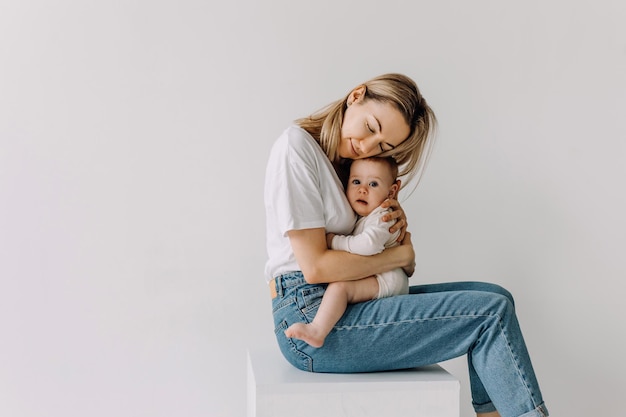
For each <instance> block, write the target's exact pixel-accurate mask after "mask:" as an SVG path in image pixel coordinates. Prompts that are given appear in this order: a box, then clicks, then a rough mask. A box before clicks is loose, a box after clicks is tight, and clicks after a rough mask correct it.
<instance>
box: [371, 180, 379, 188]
mask: <svg viewBox="0 0 626 417" xmlns="http://www.w3.org/2000/svg"><path fill="white" fill-rule="evenodd" d="M370 187H372V188H376V187H378V182H376V181H372V182H370Z"/></svg>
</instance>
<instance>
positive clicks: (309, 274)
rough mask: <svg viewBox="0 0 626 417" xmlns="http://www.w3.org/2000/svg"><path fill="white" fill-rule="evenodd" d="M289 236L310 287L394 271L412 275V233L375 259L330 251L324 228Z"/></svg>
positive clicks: (292, 232) (413, 255)
mask: <svg viewBox="0 0 626 417" xmlns="http://www.w3.org/2000/svg"><path fill="white" fill-rule="evenodd" d="M288 235H289V241H290V243H291V247H292V248H293V252H294V255H295V257H296V260H297V261H298V265H300V268H301V269H302V273H303V274H304V278H305V279H306V281H307V282H308V283H310V284H320V283H326V282H333V281H352V280H356V279H361V278H366V277H369V276H372V275H374V274H378V273H381V272H385V271H390V270H392V269H394V268H403V269H404V270H405V271H410V272H411V274H412V270H413V269H414V267H415V253H414V252H413V244H412V243H411V239H410V234H409V233H406V236H405V238H404V240H403V241H402V244H401V245H399V246H396V247H394V248H389V249H386V250H384V251H383V252H381V253H379V254H377V255H372V256H361V255H355V254H352V253H348V252H344V251H337V250H332V249H328V247H327V243H326V232H325V230H324V229H323V228H316V229H303V230H291V231H289V232H288Z"/></svg>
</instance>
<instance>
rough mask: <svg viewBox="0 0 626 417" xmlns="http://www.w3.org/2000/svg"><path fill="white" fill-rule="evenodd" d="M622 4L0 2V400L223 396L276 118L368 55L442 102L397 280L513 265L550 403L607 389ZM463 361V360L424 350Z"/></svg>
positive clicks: (143, 407)
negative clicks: (405, 266)
mask: <svg viewBox="0 0 626 417" xmlns="http://www.w3.org/2000/svg"><path fill="white" fill-rule="evenodd" d="M624 22H626V6H624V3H623V2H622V1H621V0H614V1H611V0H600V1H598V0H596V1H574V2H572V1H538V0H532V1H524V2H521V1H520V2H503V1H472V2H469V1H432V2H431V1H400V0H387V1H384V2H383V1H380V2H375V1H362V0H359V1H357V0H354V1H334V0H318V1H315V2H294V1H288V0H283V1H278V0H274V1H262V2H257V1H232V2H225V1H213V2H207V1H200V0H197V1H194V0H178V1H171V0H156V1H154V0H153V1H147V0H124V1H116V0H113V1H79V0H75V1H71V0H59V1H54V2H50V1H43V0H40V1H28V0H25V1H6V0H5V1H2V2H0V416H3V417H4V416H7V417H35V416H48V417H57V416H58V417H73V416H81V417H83V416H89V417H96V416H107V417H109V416H117V417H127V416H128V417H130V416H133V417H134V416H150V417H158V416H185V417H187V416H188V417H194V416H241V415H243V414H244V412H245V350H246V348H247V347H249V346H255V345H267V344H272V343H274V341H273V326H272V324H271V315H270V304H269V303H270V300H269V296H268V294H267V289H266V287H265V285H264V280H263V265H264V262H265V258H266V254H265V247H264V245H265V242H264V234H265V230H264V208H263V201H262V192H263V191H262V189H263V178H264V169H265V162H266V159H267V155H268V152H269V148H270V146H271V144H272V143H273V141H274V140H275V139H276V137H278V135H279V134H280V133H281V132H282V130H283V129H284V128H285V127H286V126H287V125H289V124H290V123H291V121H292V120H293V119H295V118H297V117H300V116H304V115H307V114H309V113H310V112H312V111H313V110H316V109H317V108H319V107H321V106H322V105H325V104H326V103H328V102H329V101H331V100H334V99H337V98H340V97H342V96H343V95H344V94H346V93H347V92H348V91H349V90H350V89H351V88H352V87H355V86H356V85H357V84H358V83H360V82H362V81H365V80H367V79H369V78H371V77H373V76H376V75H379V74H381V73H384V72H403V73H405V74H407V75H410V76H411V77H412V78H414V79H415V80H416V81H417V83H418V84H419V86H420V88H421V89H422V92H423V94H424V95H425V96H426V98H427V100H428V101H429V102H430V103H431V105H432V107H433V108H434V110H435V112H436V114H437V116H438V118H439V122H440V129H439V135H438V142H437V145H436V147H435V150H434V153H433V156H432V159H431V161H430V164H429V167H428V169H427V172H426V174H425V176H424V177H423V180H422V182H421V184H420V185H419V187H418V188H417V190H416V191H415V192H414V193H413V194H412V195H410V196H408V193H407V194H405V198H406V200H405V201H404V203H403V207H404V209H405V210H406V211H407V213H408V216H409V224H410V230H411V231H412V232H413V236H414V244H415V247H416V251H417V256H418V268H417V272H416V275H415V277H414V278H413V279H412V282H414V283H417V282H440V281H447V280H487V281H492V282H495V283H498V284H501V285H504V286H505V287H507V288H508V289H510V290H511V291H512V292H513V294H514V295H515V297H516V302H517V311H518V314H519V318H520V322H521V325H522V328H523V330H524V332H525V336H526V340H527V344H528V346H529V349H530V352H531V355H532V358H533V361H534V364H535V368H536V372H537V374H538V376H539V379H540V383H541V386H542V389H543V393H544V397H545V399H546V402H547V405H548V407H549V408H550V410H551V412H552V415H554V416H587V415H594V416H601V415H602V416H621V415H622V413H623V408H624V399H623V395H624V391H625V389H626V369H625V365H624V352H625V351H626V346H625V345H626V343H625V340H624V339H625V337H624V336H625V331H624V328H625V327H624V316H625V308H624V304H625V301H624V290H623V288H624V285H623V282H624V280H625V279H626V266H625V262H624V252H625V249H626V220H625V215H624V213H626V195H625V192H624V189H625V186H624V182H625V181H624V180H625V179H626V164H624V158H625V156H626V144H625V142H626V127H625V126H626V122H625V117H624V116H625V111H626V25H624ZM443 365H444V366H445V367H446V368H447V369H449V370H450V371H451V372H453V373H454V374H455V375H457V376H458V377H459V378H460V379H461V381H462V383H463V386H462V387H463V388H462V390H463V394H462V411H463V416H469V415H471V406H470V398H469V387H468V383H467V377H466V368H465V367H466V365H465V359H464V358H459V359H455V360H452V361H449V362H446V363H444V364H443Z"/></svg>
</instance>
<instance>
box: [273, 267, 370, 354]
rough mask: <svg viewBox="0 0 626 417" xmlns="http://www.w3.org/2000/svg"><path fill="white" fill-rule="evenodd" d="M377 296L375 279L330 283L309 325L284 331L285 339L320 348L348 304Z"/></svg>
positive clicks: (303, 324) (299, 324)
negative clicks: (296, 340)
mask: <svg viewBox="0 0 626 417" xmlns="http://www.w3.org/2000/svg"><path fill="white" fill-rule="evenodd" d="M377 295H378V281H377V280H376V277H369V278H363V279H360V280H357V281H341V282H331V283H330V284H328V287H327V288H326V292H324V297H322V303H321V304H320V307H319V309H318V310H317V314H316V315H315V318H314V319H313V321H312V322H311V323H308V324H307V323H295V324H292V325H291V326H289V328H288V329H287V330H285V335H286V336H287V337H292V338H294V339H300V340H304V341H305V342H307V343H308V344H309V345H311V346H313V347H322V346H323V345H324V340H325V339H326V336H328V333H330V331H331V330H332V328H333V326H334V325H335V324H336V323H337V321H339V319H340V318H341V316H342V315H343V313H344V312H345V311H346V307H347V305H348V304H354V303H360V302H363V301H369V300H372V299H374V298H376V296H377Z"/></svg>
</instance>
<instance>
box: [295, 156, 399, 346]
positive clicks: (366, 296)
mask: <svg viewBox="0 0 626 417" xmlns="http://www.w3.org/2000/svg"><path fill="white" fill-rule="evenodd" d="M397 176H398V166H397V164H396V162H395V161H394V160H393V159H392V158H382V157H372V158H366V159H357V160H355V161H353V162H352V165H351V167H350V177H349V179H348V185H347V187H346V197H347V198H348V201H349V202H350V205H351V206H352V208H353V209H354V211H355V212H356V213H357V214H358V215H359V216H360V218H359V220H358V221H357V222H356V225H355V226H354V230H353V231H352V235H350V236H340V235H334V234H333V233H328V234H327V235H326V240H327V242H328V246H329V247H330V248H331V249H336V250H344V251H347V252H351V253H356V254H359V255H374V254H376V253H379V252H382V251H383V250H384V249H385V248H389V247H392V246H395V245H397V244H398V242H397V241H396V239H397V238H398V235H399V233H400V231H397V232H396V233H394V234H391V233H389V228H390V227H391V226H392V225H393V222H383V221H382V216H383V215H384V214H385V213H387V212H388V210H389V209H383V208H381V207H380V205H381V204H382V202H383V201H385V200H386V199H387V198H392V197H393V198H395V197H396V194H397V192H398V190H399V188H400V182H399V181H398V180H397ZM408 292H409V283H408V278H407V276H406V274H405V273H404V271H403V270H402V269H401V268H397V269H394V270H391V271H388V272H384V273H382V274H377V275H376V276H373V277H368V278H363V279H360V280H356V281H338V282H331V283H330V284H328V287H327V288H326V291H325V293H324V296H323V298H322V302H321V304H320V307H319V309H318V311H317V314H316V315H315V318H314V319H313V321H312V322H311V323H295V324H292V325H291V326H289V328H288V329H287V330H285V335H287V337H291V338H295V339H301V340H304V341H305V342H307V343H308V344H309V345H311V346H313V347H322V346H323V345H324V340H325V339H326V336H328V333H330V331H331V330H332V328H333V326H334V325H335V324H336V323H337V321H339V319H340V318H341V316H342V315H343V313H344V312H345V311H346V307H347V306H348V304H354V303H360V302H363V301H368V300H373V299H376V298H383V297H390V296H392V295H400V294H407V293H408Z"/></svg>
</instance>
